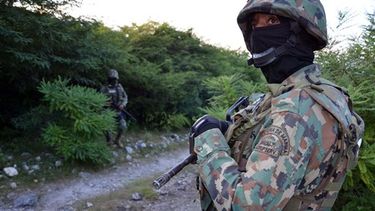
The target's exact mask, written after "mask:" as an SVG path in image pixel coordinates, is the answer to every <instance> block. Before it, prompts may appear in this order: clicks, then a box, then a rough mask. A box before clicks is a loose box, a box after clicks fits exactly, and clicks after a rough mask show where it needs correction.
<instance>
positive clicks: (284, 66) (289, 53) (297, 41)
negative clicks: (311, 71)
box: [249, 17, 315, 83]
mask: <svg viewBox="0 0 375 211" xmlns="http://www.w3.org/2000/svg"><path fill="white" fill-rule="evenodd" d="M291 24H292V21H291V20H290V19H287V18H283V17H280V24H277V25H272V26H266V27H257V28H254V29H253V30H252V32H251V34H250V36H249V38H250V44H251V53H252V54H259V53H262V52H265V51H267V50H269V49H270V48H272V47H273V48H278V47H280V46H283V45H284V46H285V47H286V51H285V52H284V53H282V54H281V55H279V56H278V57H277V58H276V59H275V60H274V61H272V62H271V63H270V64H267V65H264V66H258V67H260V69H261V70H262V72H263V75H264V76H265V78H266V80H267V82H268V83H281V82H283V81H284V80H285V79H286V78H288V77H289V76H290V75H292V74H293V73H294V72H296V71H297V70H299V69H300V68H302V67H305V66H307V65H310V64H312V62H313V60H314V53H313V47H314V43H315V42H314V39H313V38H312V37H311V35H309V34H308V33H307V32H306V31H305V30H302V29H301V30H298V31H299V32H294V31H296V30H294V31H293V30H292V27H291ZM294 24H295V25H297V24H296V23H294ZM291 37H292V38H291ZM287 43H288V44H287Z"/></svg>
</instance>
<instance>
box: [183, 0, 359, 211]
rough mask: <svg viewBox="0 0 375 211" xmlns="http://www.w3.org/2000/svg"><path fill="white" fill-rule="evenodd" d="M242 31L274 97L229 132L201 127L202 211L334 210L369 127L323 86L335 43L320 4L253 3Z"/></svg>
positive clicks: (220, 126)
mask: <svg viewBox="0 0 375 211" xmlns="http://www.w3.org/2000/svg"><path fill="white" fill-rule="evenodd" d="M237 21H238V24H239V26H240V29H241V31H242V33H243V36H244V39H245V42H246V45H247V48H248V50H249V51H250V53H251V54H252V58H251V59H250V60H249V64H250V65H254V66H255V67H257V68H260V70H261V71H262V73H263V75H264V76H265V78H266V80H267V82H268V87H269V91H270V92H269V93H267V94H266V95H265V96H263V97H262V98H261V99H260V100H259V101H257V103H256V104H252V105H249V106H248V107H247V108H245V109H242V110H240V111H239V112H238V113H236V114H235V115H234V116H233V122H231V123H230V124H229V127H228V124H227V123H226V122H224V121H219V120H217V119H215V118H213V117H209V116H204V117H202V118H200V119H198V120H197V121H196V122H195V124H194V125H193V127H192V129H191V136H192V137H193V138H194V139H193V140H194V141H192V142H191V143H190V144H191V147H190V148H191V149H192V152H191V153H194V154H196V155H197V160H196V163H197V165H198V171H199V178H200V195H201V206H202V209H203V210H329V209H331V208H332V206H333V204H334V202H335V200H336V198H337V195H338V192H339V190H340V189H341V187H342V184H343V181H344V179H345V175H346V173H347V172H348V171H349V170H350V169H352V168H353V167H354V166H355V165H356V161H357V159H358V152H359V146H360V143H361V136H362V135H363V130H364V123H363V120H362V119H361V118H360V117H359V116H358V115H357V114H356V113H355V112H354V111H353V108H352V104H351V100H350V97H349V95H348V93H347V92H346V91H345V89H344V88H341V87H339V86H337V85H335V84H333V83H332V82H330V81H328V80H325V79H323V78H321V77H320V70H321V68H320V66H319V65H317V64H314V63H313V59H314V53H313V51H314V50H320V49H322V48H323V47H325V46H326V44H327V27H326V18H325V12H324V8H323V6H322V4H321V3H320V1H319V0H314V1H311V0H299V1H296V0H283V1H279V0H249V1H248V2H247V3H246V5H245V7H244V8H243V9H242V10H241V11H240V13H239V15H238V19H237Z"/></svg>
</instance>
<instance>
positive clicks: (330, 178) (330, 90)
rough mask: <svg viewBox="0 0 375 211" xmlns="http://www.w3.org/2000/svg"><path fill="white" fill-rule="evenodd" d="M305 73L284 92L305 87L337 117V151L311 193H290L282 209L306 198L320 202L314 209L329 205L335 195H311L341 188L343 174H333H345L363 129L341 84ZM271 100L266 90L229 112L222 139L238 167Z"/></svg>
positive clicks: (294, 206) (242, 167) (298, 206)
mask: <svg viewBox="0 0 375 211" xmlns="http://www.w3.org/2000/svg"><path fill="white" fill-rule="evenodd" d="M305 77H306V80H302V81H300V82H298V84H290V85H288V86H285V87H284V91H285V92H287V91H289V90H291V89H302V90H304V91H306V92H307V93H308V94H309V96H310V97H311V98H312V99H313V100H314V101H315V102H316V103H318V104H319V105H320V106H321V107H323V108H324V109H326V110H327V111H328V112H329V113H330V114H331V115H332V116H333V117H334V118H335V119H336V120H337V122H338V124H339V133H338V137H337V139H338V142H337V143H336V144H337V149H338V150H339V153H337V154H336V156H333V158H332V159H331V162H332V163H331V165H332V166H333V167H334V168H333V169H332V170H331V171H330V172H326V174H325V176H324V178H323V180H322V181H321V182H320V184H319V185H318V186H317V187H316V188H315V189H314V190H313V191H312V192H311V193H308V194H300V195H299V194H296V195H294V196H293V197H292V198H291V199H290V200H289V202H288V203H287V205H286V206H285V207H284V209H283V210H300V209H304V208H303V207H301V206H302V205H303V204H309V203H310V202H315V203H318V204H320V206H319V207H318V209H330V208H332V206H333V203H334V201H335V199H336V198H333V199H331V198H328V199H325V197H323V198H320V199H318V200H317V199H316V198H315V196H316V195H317V194H319V193H323V192H325V193H328V192H335V191H337V192H338V191H339V190H340V189H341V186H342V184H343V182H344V179H345V177H344V176H343V177H341V178H340V179H337V177H336V176H337V175H338V174H340V175H342V174H345V173H346V172H347V171H348V170H351V169H353V168H354V167H355V166H356V164H357V161H358V153H359V147H360V144H361V141H362V140H361V137H362V135H363V132H364V122H363V120H362V119H361V117H360V116H359V115H358V114H356V113H355V112H354V111H353V109H352V103H351V100H350V98H349V95H348V93H347V92H346V91H345V90H344V89H343V88H341V87H338V86H337V85H335V84H333V83H331V82H329V81H327V80H324V79H321V78H319V77H316V76H315V75H314V74H308V73H306V75H305ZM337 94H342V95H343V96H345V97H346V98H347V99H348V107H349V112H348V113H347V114H345V115H343V114H342V113H340V112H342V111H340V110H339V109H338V107H337V105H335V102H334V99H335V97H337ZM271 100H272V94H271V93H268V94H266V95H265V96H263V97H262V100H261V101H259V102H257V103H255V104H251V105H249V106H248V107H247V108H244V109H242V110H240V111H239V112H237V113H236V114H235V115H234V116H233V120H234V123H233V124H232V125H231V126H230V127H229V128H228V131H227V133H226V139H227V140H228V144H229V146H230V147H231V156H232V157H233V158H234V159H235V160H236V162H237V163H238V166H239V171H242V172H244V171H246V169H245V167H246V163H247V158H248V157H249V156H250V154H251V152H252V150H253V148H254V145H253V144H254V140H255V138H256V137H257V135H258V134H259V132H260V129H261V126H262V125H263V123H264V121H265V119H266V118H265V117H266V116H267V115H269V114H270V112H271Z"/></svg>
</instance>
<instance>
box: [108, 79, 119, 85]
mask: <svg viewBox="0 0 375 211" xmlns="http://www.w3.org/2000/svg"><path fill="white" fill-rule="evenodd" d="M108 84H109V85H111V86H115V85H116V84H117V78H111V77H110V78H108Z"/></svg>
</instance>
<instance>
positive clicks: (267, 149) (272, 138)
mask: <svg viewBox="0 0 375 211" xmlns="http://www.w3.org/2000/svg"><path fill="white" fill-rule="evenodd" d="M260 135H261V138H260V140H259V142H258V144H257V145H256V146H255V149H254V151H258V152H262V153H265V154H268V155H270V156H273V157H279V156H280V155H288V154H289V150H290V141H289V136H288V134H287V133H286V132H285V130H284V129H282V128H280V127H277V126H271V127H269V128H267V129H266V130H264V131H263V132H262V133H261V134H260Z"/></svg>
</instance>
